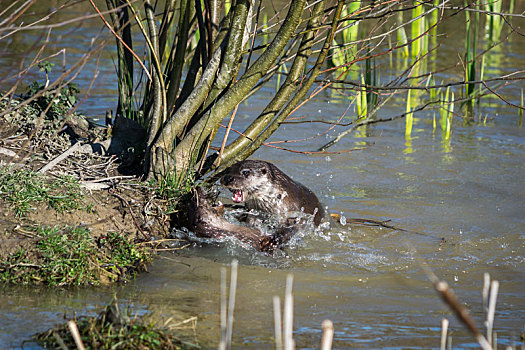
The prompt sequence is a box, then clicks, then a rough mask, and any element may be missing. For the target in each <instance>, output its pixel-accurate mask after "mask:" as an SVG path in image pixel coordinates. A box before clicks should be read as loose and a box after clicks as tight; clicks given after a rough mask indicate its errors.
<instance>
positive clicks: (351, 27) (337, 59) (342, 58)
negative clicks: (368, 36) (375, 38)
mask: <svg viewBox="0 0 525 350" xmlns="http://www.w3.org/2000/svg"><path fill="white" fill-rule="evenodd" d="M360 7H361V1H353V2H351V3H350V4H348V5H346V6H344V7H343V10H342V12H341V18H349V17H351V16H352V15H353V14H354V13H355V12H357V11H358V10H359V8H360ZM341 23H342V27H343V29H342V30H341V31H340V33H339V34H338V36H337V39H336V38H334V41H333V43H332V44H333V47H334V49H333V50H332V56H331V63H332V64H333V65H334V67H343V66H344V65H346V64H347V63H348V62H350V61H352V59H353V57H352V56H353V50H350V49H348V48H346V45H348V44H350V43H352V42H354V41H356V40H357V36H358V32H359V22H356V21H355V20H344V21H342V22H341ZM338 41H339V42H338Z"/></svg>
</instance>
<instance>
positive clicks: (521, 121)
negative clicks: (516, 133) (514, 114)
mask: <svg viewBox="0 0 525 350" xmlns="http://www.w3.org/2000/svg"><path fill="white" fill-rule="evenodd" d="M520 107H521V108H520V109H519V111H518V116H519V118H518V127H520V128H521V127H522V126H523V109H524V108H525V104H523V89H521V104H520Z"/></svg>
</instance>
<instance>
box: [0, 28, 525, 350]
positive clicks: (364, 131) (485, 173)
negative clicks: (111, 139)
mask: <svg viewBox="0 0 525 350" xmlns="http://www.w3.org/2000/svg"><path fill="white" fill-rule="evenodd" d="M448 23H449V22H447V23H446V24H445V25H451V24H448ZM100 28H101V25H100V23H99V22H94V23H93V24H92V26H91V27H87V28H85V29H84V30H83V31H80V32H78V31H77V32H76V35H80V36H85V37H89V36H90V35H92V34H93V33H95V34H96V33H98V31H99V30H100ZM56 33H58V31H56ZM27 40H30V38H27V37H25V38H24V37H20V36H14V37H13V45H15V47H17V48H20V51H19V52H24V49H27V45H28V42H27ZM61 40H62V41H61V45H70V46H71V47H73V48H74V49H72V51H71V52H72V53H73V55H74V54H77V53H78V52H81V51H82V50H81V49H82V47H81V45H80V46H79V42H84V41H85V39H82V40H81V39H79V37H78V36H67V35H64V36H62V37H61ZM521 40H522V39H521ZM448 44H449V45H448V46H443V47H442V49H440V50H438V51H437V53H438V55H440V56H439V57H438V59H437V60H436V61H433V62H431V64H436V62H437V63H438V65H445V64H447V57H453V58H454V60H455V58H456V56H457V52H458V51H461V50H462V49H463V48H462V43H460V42H457V43H450V42H449V43H448ZM454 44H455V45H456V46H454ZM55 45H56V43H54V44H53V45H52V46H53V47H55ZM4 49H5V48H4ZM524 50H525V45H522V42H519V41H511V42H508V43H506V44H505V45H504V46H502V47H501V48H499V49H498V50H497V51H496V52H495V55H493V56H491V61H490V64H491V68H490V69H489V70H488V71H487V74H501V73H502V72H509V71H513V70H515V68H516V67H521V66H522V63H523V61H524V59H525V51H524ZM509 53H512V54H509ZM6 57H7V56H2V57H0V60H1V61H0V62H2V63H4V64H3V65H1V66H2V67H3V68H0V69H6V68H5V67H7V69H9V67H12V62H11V61H9V60H12V61H13V62H14V61H16V60H17V59H19V57H18V58H17V57H16V55H15V54H13V53H11V55H10V56H9V57H7V58H6ZM102 57H103V59H102V61H101V63H100V65H99V67H98V69H99V70H101V73H102V74H100V77H101V78H102V79H101V80H98V81H97V84H96V86H95V88H94V90H93V92H92V97H91V98H88V100H87V102H86V103H85V104H84V105H83V106H82V107H81V108H80V110H81V111H83V112H85V113H87V114H88V115H103V114H104V111H105V109H107V108H114V107H115V103H116V85H115V84H114V83H115V82H114V81H113V80H111V79H112V78H111V79H109V78H108V77H112V74H113V73H114V67H113V63H112V60H111V55H110V53H108V52H105V53H104V54H103V55H102ZM8 61H9V62H11V64H9V62H8ZM6 62H7V63H6ZM405 62H406V61H405ZM454 62H455V61H454ZM438 68H439V67H438ZM93 69H94V66H93V65H88V69H87V70H86V73H85V74H81V75H80V76H79V79H78V80H77V83H78V84H79V85H80V86H81V88H85V87H86V86H87V85H88V84H89V82H90V80H91V78H92V76H93ZM57 71H58V70H57ZM1 73H2V76H3V75H4V74H5V72H4V71H2V72H1ZM2 88H5V87H2ZM272 89H273V87H272V88H269V89H267V90H265V89H262V90H261V93H260V94H258V95H257V96H256V97H254V98H252V99H251V100H250V103H248V104H241V106H240V107H239V111H238V115H239V116H243V115H254V114H255V113H260V111H261V109H262V108H263V105H264V103H265V102H266V100H267V98H268V97H269V96H271V95H272V93H273V90H272ZM502 93H504V94H506V96H507V97H509V99H510V100H512V101H514V102H516V101H518V99H519V98H518V96H519V94H520V92H519V91H516V89H514V90H509V89H503V90H502ZM330 94H331V93H326V95H324V96H323V95H322V94H319V96H320V97H319V99H318V100H317V101H316V102H312V103H310V104H307V105H306V106H305V107H303V108H302V109H301V113H303V114H304V115H305V116H308V117H310V118H311V119H320V118H324V119H325V120H336V119H337V117H338V116H340V115H341V114H342V113H343V112H342V111H344V110H345V109H346V107H347V103H348V98H347V97H346V96H343V97H342V98H341V97H337V98H334V97H333V96H329V95H330ZM405 96H406V95H405ZM95 97H96V98H95ZM417 98H418V100H419V99H424V98H425V95H424V93H422V94H421V95H418V96H417ZM404 103H405V101H404V99H403V98H401V97H400V98H399V99H393V100H392V104H391V105H387V106H385V107H384V108H382V109H381V110H380V111H379V112H378V117H381V118H383V117H391V116H394V115H398V114H401V113H403V112H404V108H405V104H404ZM418 103H420V102H418V101H415V100H414V101H413V102H412V105H413V106H416V105H417V104H418ZM456 108H458V107H456ZM476 108H479V112H478V115H482V116H484V115H488V116H489V118H488V120H487V122H486V123H477V124H476V125H470V126H466V125H463V123H462V122H461V121H460V120H456V119H455V120H454V125H453V127H452V134H451V136H450V138H449V139H445V138H443V137H442V135H440V132H441V131H440V129H439V127H438V128H437V129H436V131H435V132H434V130H433V126H432V123H431V120H432V112H429V113H428V114H424V113H419V114H416V116H417V118H415V120H414V129H413V130H412V133H411V137H408V138H405V124H404V123H405V122H404V120H402V119H400V120H399V121H395V122H391V123H386V124H377V125H368V126H366V127H362V128H360V129H358V130H357V131H356V132H355V133H354V134H352V135H350V136H347V137H346V138H344V139H342V141H341V142H340V143H338V144H337V145H336V147H335V148H334V149H333V150H339V151H341V150H348V149H352V148H354V147H362V146H366V147H368V148H366V149H364V150H362V151H358V152H350V153H342V154H333V155H330V156H305V155H297V154H295V153H286V152H282V151H276V150H274V149H269V148H263V149H261V150H259V151H258V152H257V153H256V154H255V155H254V158H259V159H264V160H268V161H271V162H274V163H275V164H276V165H277V166H278V167H279V168H281V169H282V170H283V171H285V172H286V173H287V174H289V175H290V176H291V177H293V178H294V179H295V180H297V181H299V182H301V183H303V184H305V185H307V186H308V187H310V188H311V189H312V190H313V191H314V192H315V193H317V194H318V197H319V198H320V199H321V201H322V202H323V204H324V205H326V206H327V207H328V210H329V212H331V213H343V215H344V216H345V217H346V218H348V219H350V218H369V219H374V220H391V221H390V222H389V224H392V225H393V226H395V227H399V228H403V229H406V230H409V231H410V232H406V231H396V230H391V229H387V228H380V227H365V226H360V225H346V226H343V225H340V224H336V223H331V225H330V228H329V229H326V230H324V231H321V232H317V233H313V234H311V235H309V236H306V237H304V238H303V239H301V240H299V241H297V242H295V243H294V244H293V245H292V246H291V247H288V248H287V249H286V250H285V251H286V254H283V255H281V256H278V257H275V258H274V257H268V256H265V255H263V254H261V253H257V252H254V251H251V250H246V249H241V248H239V247H232V246H228V245H227V246H225V247H222V248H217V247H213V246H207V247H198V246H195V247H192V248H188V249H185V250H182V251H179V252H176V253H173V254H165V255H162V256H160V257H159V258H158V259H157V260H156V261H155V263H154V264H153V266H152V267H151V269H150V271H149V273H146V274H143V275H142V276H140V277H139V278H137V279H136V280H135V281H133V282H131V283H129V284H127V285H123V286H119V287H115V288H112V289H104V288H101V289H87V290H73V291H71V290H66V291H55V290H40V289H38V290H36V289H28V288H22V289H20V288H11V287H4V288H2V289H1V290H0V295H1V299H0V300H1V302H0V313H1V314H2V316H3V317H2V318H1V319H0V348H9V347H16V346H19V345H20V344H21V342H22V341H23V340H25V339H27V338H28V336H29V335H31V334H34V333H35V332H37V331H42V330H45V329H47V328H49V327H51V326H53V325H54V324H55V323H57V322H60V321H62V319H63V314H64V313H66V314H67V315H69V316H71V315H72V314H73V313H74V312H77V313H78V314H82V315H86V314H94V313H96V312H97V311H98V310H100V308H101V307H102V306H103V305H104V304H105V303H107V302H109V301H110V300H111V298H112V296H113V295H114V294H116V295H117V296H118V298H119V299H120V300H121V301H122V302H123V303H129V304H131V305H132V306H133V307H134V308H135V309H136V310H139V311H140V312H151V313H158V314H159V315H160V316H159V317H170V316H173V317H174V318H175V319H177V320H184V319H186V318H188V317H191V316H198V318H199V321H198V324H197V329H196V332H197V339H199V340H200V341H201V342H202V343H203V344H205V345H210V346H215V345H216V343H217V340H218V338H219V328H218V323H219V315H218V312H219V283H220V268H221V267H222V266H224V265H225V264H228V263H229V262H230V261H231V260H232V259H233V258H236V259H238V260H239V261H240V270H239V278H238V282H239V288H238V297H237V302H236V311H235V324H234V339H233V341H234V347H243V348H254V349H255V348H270V347H271V344H272V337H273V316H272V296H273V295H280V296H281V297H282V296H283V294H284V285H285V280H286V276H287V274H289V273H293V274H294V297H295V318H294V322H295V334H296V341H297V346H298V348H315V347H317V346H318V344H319V340H320V336H321V331H320V329H321V322H322V321H323V320H324V319H326V318H328V319H331V320H332V321H333V322H334V326H335V340H334V347H335V348H356V347H363V348H378V347H386V348H406V347H438V346H439V336H440V329H439V327H440V324H441V318H442V317H447V318H449V319H451V329H452V330H453V332H454V334H453V343H454V344H455V345H457V346H461V347H471V346H473V340H472V339H471V338H470V336H469V335H468V334H467V333H466V332H465V331H464V329H463V327H462V326H461V325H460V324H459V323H458V322H457V321H456V320H455V319H454V318H453V317H452V315H451V314H450V312H449V311H447V308H446V307H445V306H444V305H443V304H442V303H441V302H440V301H439V298H438V297H437V296H436V294H435V292H434V291H433V288H432V286H431V284H430V283H429V282H428V279H427V277H426V276H425V274H424V273H423V272H422V271H421V268H420V265H421V261H424V262H425V263H427V264H428V265H429V267H430V268H431V269H432V270H433V271H434V272H435V273H436V274H437V275H438V276H440V277H441V278H444V279H446V280H447V281H448V282H449V284H450V285H451V286H452V287H453V288H454V290H455V291H456V293H457V294H458V296H459V298H460V299H461V300H462V301H463V302H464V303H466V304H467V305H468V308H469V309H470V310H471V312H472V314H473V316H474V317H475V319H476V321H477V322H478V325H480V326H481V325H482V324H483V307H482V305H481V286H482V276H483V273H484V272H489V273H491V275H492V276H493V278H494V279H497V280H499V281H500V282H501V286H500V295H499V298H498V305H497V310H496V324H495V329H496V330H497V331H498V339H499V342H500V344H504V345H512V344H520V343H519V335H520V333H521V332H522V330H523V326H524V323H525V319H524V318H523V315H525V272H524V271H525V270H524V266H525V215H524V213H525V177H524V175H525V161H524V159H525V131H524V130H523V129H520V128H517V127H516V120H517V119H516V118H517V112H516V110H514V109H511V108H508V107H506V106H505V105H504V104H502V103H501V102H499V101H496V100H494V99H487V100H483V99H482V100H481V103H480V104H479V106H476ZM237 121H239V122H240V123H242V122H243V118H241V117H239V118H238V120H237ZM244 122H246V120H244ZM345 122H347V121H345ZM242 126H243V125H240V126H239V129H241V130H242V129H243V127H242ZM325 130H326V126H320V125H318V124H310V123H308V124H293V125H283V128H282V129H280V130H279V131H278V132H277V133H276V134H275V136H274V137H273V140H282V139H301V138H304V137H305V136H312V135H315V134H318V133H319V134H323V133H324V132H325ZM338 132H340V131H339V130H334V131H331V132H329V133H328V135H327V136H326V138H325V136H322V137H320V138H317V139H314V140H313V141H311V142H310V143H309V144H307V145H304V146H298V147H299V148H300V147H303V149H304V150H312V149H316V148H317V147H319V146H321V145H323V144H325V143H326V142H327V141H329V139H330V137H333V136H335V135H337V133H338ZM218 138H219V139H222V138H221V137H220V136H219V137H218ZM225 192H227V191H225ZM225 196H229V194H226V193H225ZM442 238H444V239H445V240H446V243H444V244H442ZM189 333H192V332H189ZM188 336H190V337H191V336H193V334H189V335H188ZM32 346H34V345H31V346H29V348H31V347H32Z"/></svg>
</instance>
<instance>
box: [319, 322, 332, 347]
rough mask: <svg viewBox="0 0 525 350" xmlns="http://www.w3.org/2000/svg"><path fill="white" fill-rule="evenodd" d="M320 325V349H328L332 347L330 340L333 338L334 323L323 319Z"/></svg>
mask: <svg viewBox="0 0 525 350" xmlns="http://www.w3.org/2000/svg"><path fill="white" fill-rule="evenodd" d="M321 327H322V328H323V337H322V338H321V350H330V349H332V340H333V338H334V324H333V323H332V321H330V320H324V321H323V323H322V326H321Z"/></svg>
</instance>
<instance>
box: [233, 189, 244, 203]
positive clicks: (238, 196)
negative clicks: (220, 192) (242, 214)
mask: <svg viewBox="0 0 525 350" xmlns="http://www.w3.org/2000/svg"><path fill="white" fill-rule="evenodd" d="M230 191H232V193H233V195H232V200H233V201H234V202H235V203H242V202H244V199H245V194H244V191H243V190H235V189H231V190H230Z"/></svg>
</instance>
